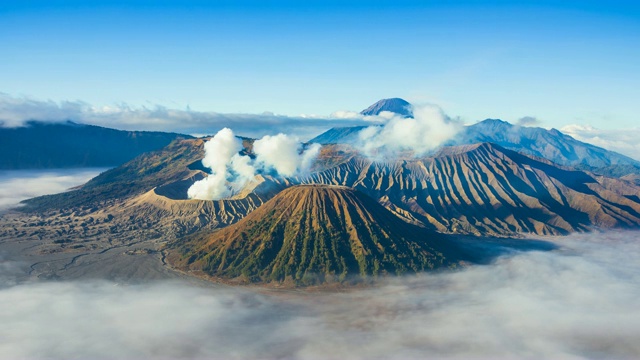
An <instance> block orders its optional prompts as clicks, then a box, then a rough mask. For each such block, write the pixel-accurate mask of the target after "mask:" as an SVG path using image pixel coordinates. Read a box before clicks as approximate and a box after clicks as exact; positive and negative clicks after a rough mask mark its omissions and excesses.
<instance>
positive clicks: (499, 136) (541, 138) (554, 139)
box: [309, 99, 640, 177]
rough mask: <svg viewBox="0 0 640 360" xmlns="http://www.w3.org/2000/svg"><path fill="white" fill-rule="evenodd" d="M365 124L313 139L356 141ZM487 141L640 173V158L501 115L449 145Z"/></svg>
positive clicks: (614, 172) (615, 172)
mask: <svg viewBox="0 0 640 360" xmlns="http://www.w3.org/2000/svg"><path fill="white" fill-rule="evenodd" d="M392 100H394V101H393V102H390V103H386V101H387V100H381V101H380V102H378V103H376V104H374V105H372V107H375V108H376V109H381V108H385V109H393V108H394V106H392V105H393V104H396V103H397V100H401V99H392ZM407 104H408V103H407ZM372 107H370V108H369V109H371V108H372ZM367 110H368V109H367ZM365 111H366V110H365ZM389 111H391V110H389ZM399 114H401V115H403V116H405V115H406V112H399ZM364 128H366V126H354V127H336V128H332V129H329V130H327V131H326V132H324V133H322V134H320V135H318V136H317V137H315V138H313V139H311V140H309V142H312V143H319V144H352V143H354V142H355V141H356V140H357V139H358V133H359V132H360V131H361V130H362V129H364ZM485 142H490V143H494V144H497V145H500V146H502V147H504V148H507V149H510V150H515V151H518V152H521V153H524V154H528V155H533V156H537V157H542V158H545V159H548V160H550V161H553V162H555V163H556V164H559V165H565V166H576V167H578V168H579V169H582V170H591V171H596V172H598V173H600V174H603V175H608V176H615V177H622V176H624V175H628V174H640V161H637V160H634V159H632V158H630V157H628V156H625V155H622V154H619V153H616V152H614V151H609V150H606V149H603V148H601V147H598V146H595V145H591V144H587V143H584V142H581V141H578V140H576V139H574V138H572V137H571V136H569V135H566V134H563V133H562V132H560V131H558V130H556V129H551V130H547V129H543V128H538V127H524V126H518V125H513V124H510V123H508V122H506V121H502V120H497V119H487V120H484V121H480V122H478V123H476V124H473V125H470V126H466V127H464V129H463V130H462V131H461V132H460V133H459V134H457V136H456V137H455V138H453V139H451V140H450V141H449V142H448V143H447V145H449V146H454V145H471V144H478V143H485Z"/></svg>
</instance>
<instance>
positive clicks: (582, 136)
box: [560, 124, 640, 160]
mask: <svg viewBox="0 0 640 360" xmlns="http://www.w3.org/2000/svg"><path fill="white" fill-rule="evenodd" d="M560 131H562V132H563V133H565V134H567V135H570V136H572V137H573V138H575V139H576V140H579V141H583V142H586V143H589V144H593V145H596V146H600V147H603V148H605V149H607V150H613V151H617V152H619V153H621V154H624V155H627V156H629V157H631V158H633V159H636V160H640V141H638V139H640V128H632V129H615V130H602V129H598V128H595V127H593V126H591V125H579V124H571V125H566V126H564V127H562V128H561V129H560Z"/></svg>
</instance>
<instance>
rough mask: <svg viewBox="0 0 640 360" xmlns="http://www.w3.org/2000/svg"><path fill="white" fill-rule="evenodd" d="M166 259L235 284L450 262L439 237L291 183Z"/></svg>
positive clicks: (328, 192) (347, 197)
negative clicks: (253, 209) (226, 225)
mask: <svg viewBox="0 0 640 360" xmlns="http://www.w3.org/2000/svg"><path fill="white" fill-rule="evenodd" d="M177 250H178V254H175V253H174V256H173V257H170V260H171V259H173V263H174V264H175V265H177V266H178V267H181V268H184V269H185V270H186V269H188V270H192V271H203V272H205V273H207V274H209V275H211V276H214V277H218V278H223V279H229V280H235V281H240V282H284V283H288V284H291V285H316V284H323V283H335V282H343V281H348V280H354V279H355V280H357V279H360V278H364V277H370V276H374V277H375V276H378V275H399V274H403V273H415V272H420V271H424V270H432V269H437V268H441V267H450V266H456V264H457V263H458V261H457V260H456V259H457V258H458V257H459V255H456V254H457V253H458V251H457V249H456V248H455V247H452V246H451V245H447V244H446V242H445V241H444V240H443V239H442V236H441V235H439V234H437V233H435V232H429V231H427V230H426V229H423V228H420V227H417V226H414V225H411V224H407V223H406V222H404V221H402V220H401V219H400V218H398V217H397V216H395V215H394V214H393V213H391V212H390V211H389V210H387V209H385V208H384V207H382V206H381V205H380V204H378V203H377V202H376V201H375V200H374V199H372V198H370V197H369V196H367V195H365V194H363V193H361V192H359V191H356V190H354V189H350V188H347V187H341V186H326V185H324V186H322V185H306V186H294V187H291V188H288V189H285V190H283V191H282V192H280V193H278V195H276V196H275V197H274V198H273V199H271V200H269V201H268V202H266V203H265V204H264V205H262V206H261V207H259V208H258V209H256V210H255V211H253V212H251V213H250V214H249V215H247V217H246V218H244V219H242V220H240V221H239V222H238V223H237V224H235V225H232V226H230V227H227V228H224V229H222V230H220V231H217V232H214V233H205V234H204V235H195V236H193V237H192V238H191V239H189V240H187V241H179V242H178V243H177Z"/></svg>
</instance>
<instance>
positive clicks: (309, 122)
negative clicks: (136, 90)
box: [0, 93, 383, 139]
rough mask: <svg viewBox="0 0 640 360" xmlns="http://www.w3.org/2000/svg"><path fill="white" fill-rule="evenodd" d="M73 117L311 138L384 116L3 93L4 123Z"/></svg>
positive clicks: (108, 123) (0, 114)
mask: <svg viewBox="0 0 640 360" xmlns="http://www.w3.org/2000/svg"><path fill="white" fill-rule="evenodd" d="M29 120H39V121H51V122H60V121H66V120H71V121H75V122H79V123H85V124H92V125H99V126H105V127H111V128H117V129H122V130H154V131H173V132H179V133H185V134H194V135H207V134H209V135H211V134H215V133H216V132H217V131H218V130H220V129H222V128H224V127H231V128H233V129H235V130H236V131H237V132H238V134H241V135H243V136H249V137H260V136H263V135H265V134H267V135H276V134H278V133H281V132H285V133H288V134H292V135H296V136H298V137H300V138H301V139H310V138H312V137H314V136H316V135H318V134H320V133H322V132H324V131H326V130H328V129H330V128H332V127H334V126H356V125H368V124H371V123H372V122H380V121H382V120H383V118H380V117H372V116H361V115H359V114H357V113H352V112H347V111H342V112H336V113H335V114H332V115H330V116H328V117H319V116H305V115H301V116H285V115H277V114H273V113H269V112H265V113H263V114H220V113H216V112H201V111H192V110H179V109H169V108H166V107H162V106H151V107H138V108H136V107H132V106H130V105H127V104H120V105H114V106H104V107H96V106H92V105H90V104H88V103H85V102H81V101H65V102H59V103H58V102H54V101H40V100H35V99H29V98H17V97H12V96H9V95H7V94H3V93H0V126H5V127H15V126H21V125H23V124H24V123H25V122H26V121H29Z"/></svg>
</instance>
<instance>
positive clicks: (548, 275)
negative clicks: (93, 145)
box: [0, 231, 640, 359]
mask: <svg viewBox="0 0 640 360" xmlns="http://www.w3.org/2000/svg"><path fill="white" fill-rule="evenodd" d="M557 242H558V244H559V248H558V249H556V250H553V251H511V252H509V253H508V254H506V255H503V256H501V257H499V258H497V259H496V260H495V261H493V262H492V263H491V264H489V265H481V266H471V267H469V268H467V269H465V270H462V271H457V272H451V273H440V274H424V275H419V276H411V277H402V278H394V279H390V280H388V281H386V282H384V283H382V284H381V285H380V286H377V287H373V288H367V289H357V290H351V291H346V292H342V293H335V292H334V293H326V292H325V293H323V292H310V293H298V292H293V293H292V292H282V293H277V292H275V293H273V292H265V291H256V290H252V289H248V288H231V287H225V286H194V285H188V284H186V283H180V282H156V283H150V284H145V285H122V284H116V283H111V282H107V281H90V282H27V283H20V284H17V285H16V284H15V281H11V271H12V268H13V263H12V262H11V261H2V262H0V265H1V266H0V271H2V275H0V281H2V286H1V289H0V319H2V321H1V322H0V339H1V340H0V354H3V356H4V357H6V358H51V357H52V358H105V357H107V358H140V359H142V358H224V359H243V358H301V359H317V358H336V359H338V358H339V359H343V358H350V359H371V358H397V359H411V358H415V359H424V358H535V359H541V358H546V359H555V358H563V359H583V358H584V359H589V358H593V359H604V358H607V359H626V358H629V359H630V358H638V357H640V308H639V307H638V299H640V263H639V262H638V261H637V259H638V258H639V256H640V232H632V231H613V232H604V233H591V234H577V235H571V236H568V237H566V238H561V239H558V240H557Z"/></svg>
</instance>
